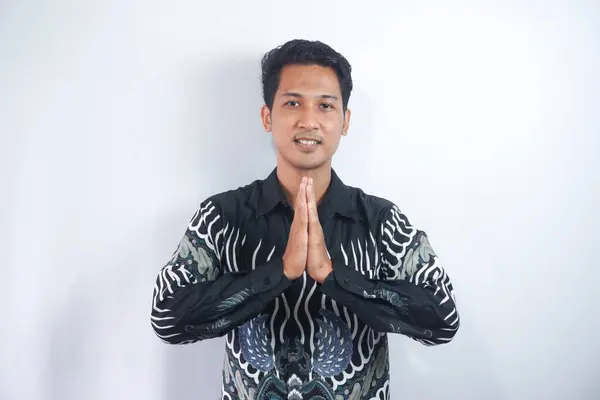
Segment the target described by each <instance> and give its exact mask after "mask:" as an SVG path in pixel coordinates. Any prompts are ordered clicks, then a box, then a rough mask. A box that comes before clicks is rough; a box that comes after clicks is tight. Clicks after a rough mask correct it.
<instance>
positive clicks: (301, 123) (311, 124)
mask: <svg viewBox="0 0 600 400" xmlns="http://www.w3.org/2000/svg"><path fill="white" fill-rule="evenodd" d="M298 127H299V128H301V129H305V130H307V131H313V130H315V129H319V119H318V116H317V113H316V112H315V111H314V110H312V109H311V108H305V109H304V110H302V113H301V114H300V119H299V120H298Z"/></svg>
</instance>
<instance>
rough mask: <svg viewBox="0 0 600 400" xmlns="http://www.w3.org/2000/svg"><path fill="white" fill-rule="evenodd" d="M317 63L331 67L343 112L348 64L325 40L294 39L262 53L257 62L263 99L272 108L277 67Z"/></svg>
mask: <svg viewBox="0 0 600 400" xmlns="http://www.w3.org/2000/svg"><path fill="white" fill-rule="evenodd" d="M291 64H300V65H320V66H323V67H330V68H333V69H334V71H335V72H336V74H337V76H338V81H339V83H340V89H341V91H342V104H343V109H344V111H346V108H347V107H348V101H349V100H350V92H352V77H351V75H350V74H351V71H352V67H351V66H350V63H349V62H348V60H346V58H345V57H344V56H343V55H341V54H340V53H338V52H337V51H335V50H333V49H332V48H331V47H329V46H328V45H326V44H325V43H322V42H319V41H309V40H302V39H295V40H290V41H289V42H286V43H285V44H283V45H281V46H278V47H276V48H274V49H273V50H271V51H269V52H268V53H266V54H265V55H264V56H263V58H262V61H261V66H262V89H263V99H264V101H265V104H266V105H267V107H269V109H272V108H273V101H274V99H275V93H276V92H277V89H278V88H279V78H280V75H281V70H282V69H283V67H285V66H286V65H291Z"/></svg>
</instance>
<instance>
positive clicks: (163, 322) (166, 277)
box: [150, 200, 290, 344]
mask: <svg viewBox="0 0 600 400" xmlns="http://www.w3.org/2000/svg"><path fill="white" fill-rule="evenodd" d="M228 228H230V227H229V226H228V225H226V226H225V227H223V221H222V217H221V214H220V210H219V207H218V205H217V204H216V203H215V202H214V201H211V200H206V201H204V202H203V203H202V204H201V205H200V207H199V209H198V210H197V211H196V213H195V215H194V217H193V218H192V220H191V221H190V223H189V225H188V227H187V229H186V231H185V234H184V235H183V238H182V239H181V241H180V243H179V246H178V247H177V250H176V251H175V253H174V254H173V256H172V258H171V260H170V261H169V262H168V263H167V264H166V265H165V266H164V267H163V268H162V269H161V270H160V272H159V273H158V276H157V278H156V283H155V285H154V291H153V296H152V312H151V318H150V319H151V324H152V327H153V329H154V332H155V333H156V335H157V336H158V337H159V338H160V339H161V340H162V341H164V342H166V343H169V344H187V343H193V342H197V341H200V340H204V339H209V338H213V337H219V336H223V335H225V334H227V333H228V332H229V331H230V330H232V329H234V328H235V327H238V326H240V325H242V324H243V323H244V322H246V321H248V320H249V319H251V318H253V317H255V316H257V315H258V314H259V313H260V312H261V311H262V310H263V309H264V308H265V306H266V304H268V303H269V302H270V301H271V300H273V299H275V298H276V297H277V296H278V295H280V294H281V293H282V292H283V291H284V290H285V289H286V288H287V287H288V286H289V284H290V281H289V280H288V278H287V277H286V276H285V274H284V273H283V263H282V261H281V260H277V259H275V260H273V261H269V262H267V263H265V264H264V265H257V266H256V268H254V269H252V270H250V271H240V272H227V271H225V270H224V264H225V263H224V262H221V260H222V258H225V260H226V259H227V258H228V257H230V256H231V255H227V254H223V253H224V250H225V247H226V246H225V244H224V243H225V241H226V239H227V233H228Z"/></svg>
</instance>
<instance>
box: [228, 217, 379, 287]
mask: <svg viewBox="0 0 600 400" xmlns="http://www.w3.org/2000/svg"><path fill="white" fill-rule="evenodd" d="M292 221H293V215H292V213H291V212H290V213H281V214H279V215H276V216H269V217H268V218H267V217H263V218H248V219H245V220H243V221H238V222H233V221H227V222H226V223H225V227H224V228H223V231H222V232H221V234H220V237H219V240H217V243H218V244H219V246H218V251H219V255H220V264H221V269H222V271H224V272H225V273H228V272H243V271H250V270H253V269H255V268H257V267H259V266H260V265H261V264H265V263H267V262H269V261H271V260H272V259H277V258H281V257H282V256H283V254H284V252H285V249H286V247H287V244H288V238H289V234H290V228H291V224H292ZM321 228H322V230H323V235H324V238H325V246H326V249H327V252H328V255H329V257H330V258H331V259H334V260H336V261H338V262H342V263H343V264H345V265H346V266H347V267H349V268H353V269H355V270H356V271H359V272H361V273H362V274H364V275H365V276H367V277H369V278H371V279H373V278H374V277H375V271H376V269H377V266H378V265H379V261H380V252H381V249H380V248H379V246H378V245H377V243H378V232H377V227H376V226H370V224H369V223H368V222H366V221H362V220H361V221H354V220H350V219H345V218H328V219H321Z"/></svg>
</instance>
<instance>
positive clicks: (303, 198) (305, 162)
mask: <svg viewBox="0 0 600 400" xmlns="http://www.w3.org/2000/svg"><path fill="white" fill-rule="evenodd" d="M261 118H262V122H263V126H264V128H265V131H267V132H271V134H272V135H273V141H274V144H275V148H276V150H277V177H278V179H279V182H280V183H281V186H282V188H283V190H284V192H285V194H286V197H287V199H288V201H290V203H291V204H293V206H294V220H293V221H292V225H291V229H290V236H289V238H288V244H287V248H286V250H285V252H284V255H283V265H284V273H285V275H286V276H287V277H288V279H292V280H293V279H296V278H298V277H300V276H302V274H303V273H304V271H306V272H307V273H308V275H309V276H310V277H311V278H312V279H314V280H315V281H318V282H321V283H323V281H324V280H325V279H326V278H327V276H328V275H329V274H330V273H331V271H332V270H333V269H332V265H331V260H330V259H329V257H328V256H327V249H326V246H325V240H324V236H323V229H322V228H321V225H320V222H319V216H318V212H317V207H318V204H319V202H320V201H321V199H322V198H323V195H324V194H325V191H326V190H327V188H328V187H329V183H330V182H331V158H332V157H333V155H334V154H335V152H336V150H337V148H338V146H339V143H340V139H341V137H342V136H345V135H347V133H348V128H349V124H350V110H348V109H346V110H345V111H344V110H343V105H342V93H341V88H340V85H339V81H338V78H337V74H336V73H335V71H334V70H333V69H332V68H328V67H322V66H318V65H288V66H285V67H284V68H283V69H282V70H281V74H280V82H279V88H278V89H277V92H276V93H275V98H274V101H273V106H272V108H271V109H269V107H267V106H266V105H265V106H263V107H262V109H261ZM301 138H303V139H314V140H317V141H319V144H317V145H316V146H303V145H301V144H299V143H298V142H297V140H298V139H301Z"/></svg>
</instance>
